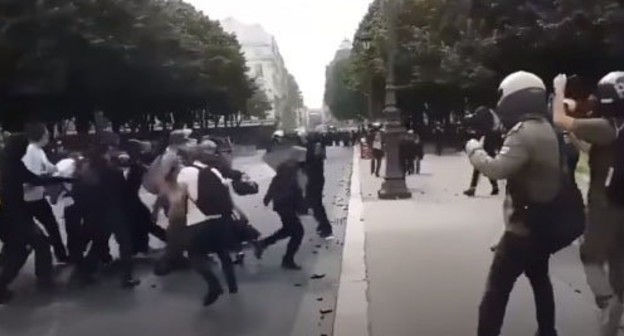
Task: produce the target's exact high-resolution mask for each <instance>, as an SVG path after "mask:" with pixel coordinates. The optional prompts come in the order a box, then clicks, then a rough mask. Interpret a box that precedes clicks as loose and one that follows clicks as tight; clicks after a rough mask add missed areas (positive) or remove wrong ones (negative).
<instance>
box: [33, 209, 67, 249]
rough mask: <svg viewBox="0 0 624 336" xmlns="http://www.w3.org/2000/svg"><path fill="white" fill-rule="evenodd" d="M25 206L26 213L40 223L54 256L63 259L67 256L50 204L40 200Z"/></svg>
mask: <svg viewBox="0 0 624 336" xmlns="http://www.w3.org/2000/svg"><path fill="white" fill-rule="evenodd" d="M26 204H27V206H28V211H30V213H31V215H32V216H33V217H34V218H35V219H36V220H37V221H39V223H41V225H42V226H43V228H44V230H45V232H46V233H47V234H48V237H50V243H51V244H52V248H53V249H54V254H55V255H56V256H57V257H65V256H66V255H67V252H66V251H65V244H64V243H63V239H62V238H61V231H60V229H59V224H58V222H57V221H56V217H54V212H52V207H51V206H50V203H48V201H46V200H45V199H42V200H39V201H34V202H27V203H26Z"/></svg>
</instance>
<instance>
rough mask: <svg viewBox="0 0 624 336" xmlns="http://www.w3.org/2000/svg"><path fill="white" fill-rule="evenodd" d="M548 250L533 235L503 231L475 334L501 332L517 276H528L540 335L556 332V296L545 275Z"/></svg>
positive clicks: (493, 335)
mask: <svg viewBox="0 0 624 336" xmlns="http://www.w3.org/2000/svg"><path fill="white" fill-rule="evenodd" d="M549 259H550V254H549V253H548V252H545V250H544V249H543V248H541V247H540V246H539V245H538V244H537V243H536V242H535V241H534V240H533V239H532V238H530V237H520V236H517V235H515V234H513V233H509V232H507V233H505V234H504V235H503V238H502V239H501V241H500V243H499V245H498V247H497V249H496V253H495V255H494V261H493V263H492V266H491V267H490V273H489V275H488V280H487V285H486V286H487V287H486V290H485V294H484V295H483V299H482V301H481V306H480V307H479V326H478V333H477V335H478V336H498V335H500V332H501V328H502V325H503V320H504V317H505V310H506V308H507V302H508V301H509V295H510V293H511V291H512V289H513V287H514V284H515V282H516V280H517V279H518V277H519V276H520V275H522V274H525V275H526V276H527V278H529V282H530V283H531V287H532V288H533V295H534V298H535V307H536V311H537V324H538V326H539V334H538V335H539V336H556V335H557V332H556V330H555V299H554V294H553V287H552V283H551V282H550V277H549V275H548V268H549V265H548V262H549Z"/></svg>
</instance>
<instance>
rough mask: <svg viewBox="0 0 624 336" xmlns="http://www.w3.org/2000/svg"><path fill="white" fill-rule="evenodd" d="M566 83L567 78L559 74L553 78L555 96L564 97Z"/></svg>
mask: <svg viewBox="0 0 624 336" xmlns="http://www.w3.org/2000/svg"><path fill="white" fill-rule="evenodd" d="M567 83H568V76H566V75H564V74H560V75H558V76H557V77H555V79H553V88H554V90H555V94H556V95H558V96H564V95H565V89H566V85H567Z"/></svg>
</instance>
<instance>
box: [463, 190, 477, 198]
mask: <svg viewBox="0 0 624 336" xmlns="http://www.w3.org/2000/svg"><path fill="white" fill-rule="evenodd" d="M475 192H476V190H475V189H474V188H470V189H468V190H466V191H464V195H466V196H468V197H474V195H475Z"/></svg>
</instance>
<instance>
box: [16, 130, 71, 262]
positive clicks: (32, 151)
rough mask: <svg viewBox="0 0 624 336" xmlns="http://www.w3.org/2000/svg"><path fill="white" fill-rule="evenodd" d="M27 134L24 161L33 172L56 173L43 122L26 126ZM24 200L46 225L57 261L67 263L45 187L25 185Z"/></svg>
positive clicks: (34, 214) (33, 213)
mask: <svg viewBox="0 0 624 336" xmlns="http://www.w3.org/2000/svg"><path fill="white" fill-rule="evenodd" d="M26 136H27V137H28V140H29V141H30V144H29V145H28V148H27V149H26V154H24V157H23V158H22V162H24V165H25V166H26V168H28V170H30V171H31V172H32V173H33V174H36V175H39V176H42V175H52V174H54V173H56V171H57V169H56V166H55V165H53V164H52V163H51V162H50V161H49V160H48V157H47V156H46V153H45V152H44V150H43V147H45V146H46V145H47V144H48V142H49V141H50V134H49V133H48V130H47V129H46V127H45V125H44V124H42V123H32V124H28V125H27V126H26ZM24 200H25V201H26V203H27V204H28V207H29V210H30V212H31V214H32V216H33V217H35V219H36V220H37V221H39V223H41V225H42V226H43V227H44V229H45V231H46V233H47V234H48V237H49V238H50V243H51V244H52V248H53V249H54V255H55V256H56V259H57V261H59V262H62V263H65V262H67V261H68V257H67V251H66V249H65V245H64V243H63V239H62V238H61V233H60V231H59V224H58V222H57V221H56V217H55V216H54V212H52V208H51V207H50V203H48V201H47V200H46V199H45V188H44V187H42V186H31V185H25V186H24Z"/></svg>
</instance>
